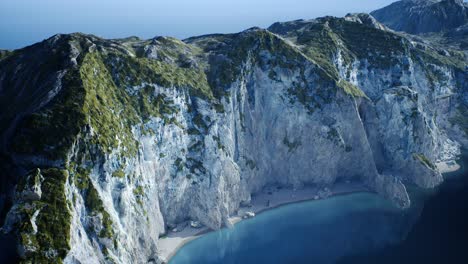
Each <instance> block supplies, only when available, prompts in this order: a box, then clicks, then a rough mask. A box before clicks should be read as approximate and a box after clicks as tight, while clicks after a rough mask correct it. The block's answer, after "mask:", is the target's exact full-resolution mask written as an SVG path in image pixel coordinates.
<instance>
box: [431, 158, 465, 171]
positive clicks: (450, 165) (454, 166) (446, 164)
mask: <svg viewBox="0 0 468 264" xmlns="http://www.w3.org/2000/svg"><path fill="white" fill-rule="evenodd" d="M436 166H437V169H439V171H440V173H449V172H454V171H457V170H459V169H460V164H458V163H457V162H456V161H454V160H452V161H443V162H438V163H436Z"/></svg>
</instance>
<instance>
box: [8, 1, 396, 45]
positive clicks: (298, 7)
mask: <svg viewBox="0 0 468 264" xmlns="http://www.w3.org/2000/svg"><path fill="white" fill-rule="evenodd" d="M393 1H394V0H164V1H163V0H126V1H124V0H0V49H15V48H20V47H24V46H26V45H30V44H32V43H35V42H38V41H41V40H43V39H45V38H48V37H50V36H52V35H54V34H56V33H71V32H83V33H91V34H95V35H98V36H101V37H105V38H118V37H127V36H139V37H141V38H151V37H154V36H160V35H164V36H174V37H177V38H186V37H190V36H195V35H202V34H208V33H230V32H239V31H242V30H244V29H247V28H249V27H252V26H259V27H267V26H269V25H271V24H272V23H274V22H276V21H289V20H295V19H300V18H304V19H309V18H315V17H319V16H325V15H333V16H344V15H346V13H348V12H370V11H372V10H375V9H377V8H380V7H383V6H386V5H388V4H390V3H391V2H393Z"/></svg>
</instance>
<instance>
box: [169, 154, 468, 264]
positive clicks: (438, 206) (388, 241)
mask: <svg viewBox="0 0 468 264" xmlns="http://www.w3.org/2000/svg"><path fill="white" fill-rule="evenodd" d="M460 163H461V165H462V169H461V170H460V171H458V172H455V173H450V174H446V175H445V178H446V180H445V182H444V184H442V185H441V186H440V187H439V188H437V189H434V190H421V189H411V190H409V193H410V196H411V199H412V203H413V204H412V206H411V208H410V209H409V210H404V211H402V210H399V209H397V208H395V207H394V206H393V205H392V204H390V203H389V202H388V201H386V200H384V199H383V198H381V197H380V196H378V195H375V194H372V193H352V194H347V195H340V196H335V197H331V198H329V199H325V200H319V201H307V202H301V203H296V204H290V205H285V206H282V207H279V208H276V209H273V210H269V211H266V212H263V213H261V214H259V215H258V216H256V217H255V218H252V219H249V220H245V221H242V222H240V223H238V224H236V225H235V226H234V227H233V228H229V229H222V230H219V231H216V232H211V233H208V234H205V235H203V236H201V237H200V238H198V239H195V240H193V241H191V242H189V243H187V244H186V245H185V246H183V247H182V248H181V249H180V250H179V251H178V252H177V253H176V254H175V255H174V257H173V258H172V259H171V260H170V262H169V263H170V264H182V263H195V264H196V263H200V264H201V263H204V264H210V263H212V264H215V263H319V264H320V263H324V264H326V263H340V264H345V263H346V264H354V263H420V261H418V260H422V259H424V263H441V262H440V260H441V259H446V260H447V259H453V260H454V261H451V262H450V263H466V262H463V261H462V262H460V261H458V260H460V259H463V260H466V258H463V257H464V256H463V254H464V253H463V252H464V251H465V252H466V250H464V251H463V250H461V248H463V247H464V246H466V245H468V232H467V224H466V223H467V222H468V215H467V214H468V210H467V205H468V199H467V198H468V175H466V174H467V173H466V165H467V159H466V154H465V155H464V156H463V160H462V161H461V162H460ZM465 175H466V177H465ZM457 217H458V218H460V219H458V218H457ZM454 223H455V225H454V227H453V228H452V229H454V230H448V229H451V228H450V227H449V226H450V225H453V224H454ZM434 226H435V227H434ZM434 228H435V230H434ZM457 228H458V229H459V231H461V233H458V235H457ZM460 228H461V229H460ZM444 232H448V233H447V234H446V235H443V233H444ZM431 243H432V244H431ZM442 244H443V245H444V246H442ZM450 249H453V250H450ZM454 251H455V252H458V254H455V255H453V254H454ZM450 254H452V255H450ZM434 255H436V256H434Z"/></svg>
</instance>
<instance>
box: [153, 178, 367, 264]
mask: <svg viewBox="0 0 468 264" xmlns="http://www.w3.org/2000/svg"><path fill="white" fill-rule="evenodd" d="M368 191H369V190H368V189H366V188H365V187H363V186H362V185H359V184H354V183H349V182H348V183H343V184H336V185H334V186H333V187H332V188H331V189H330V193H329V194H330V195H331V196H334V195H342V194H347V193H354V192H368ZM318 192H319V189H318V188H317V187H304V188H301V189H286V188H282V189H277V188H276V187H271V188H266V189H264V190H263V191H262V192H261V193H258V194H256V195H252V201H251V205H250V206H248V207H242V208H240V209H239V212H238V214H237V215H235V216H232V217H230V218H229V222H230V223H231V224H232V225H234V224H236V223H238V222H240V221H242V220H243V218H242V216H244V215H245V213H246V212H254V213H255V214H258V213H260V212H262V211H266V210H269V209H273V208H276V207H279V206H282V205H285V204H290V203H297V202H301V201H307V200H314V199H321V198H319V195H318ZM177 230H178V232H172V231H171V232H169V233H168V235H167V237H165V238H161V239H160V240H159V243H158V250H159V252H158V253H159V254H158V255H159V256H160V257H161V258H162V260H163V261H165V262H168V261H169V259H170V258H171V257H173V256H174V254H175V253H176V252H177V250H179V249H180V248H181V247H182V246H183V245H184V244H186V243H187V242H189V241H191V240H193V239H195V238H198V237H199V236H201V235H203V234H205V233H207V232H211V231H212V230H211V229H209V228H207V227H203V228H198V229H197V228H192V227H190V224H189V223H184V224H182V225H179V226H178V227H177Z"/></svg>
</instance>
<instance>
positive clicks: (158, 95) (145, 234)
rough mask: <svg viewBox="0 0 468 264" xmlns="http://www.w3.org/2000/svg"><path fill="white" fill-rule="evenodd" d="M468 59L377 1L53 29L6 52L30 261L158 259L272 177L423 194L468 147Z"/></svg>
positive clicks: (7, 95) (23, 235)
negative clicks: (168, 242) (181, 232)
mask: <svg viewBox="0 0 468 264" xmlns="http://www.w3.org/2000/svg"><path fill="white" fill-rule="evenodd" d="M459 56H462V55H459V54H458V53H457V54H452V53H451V52H449V51H447V53H444V54H442V55H441V54H440V53H438V52H436V51H434V49H432V47H431V46H428V45H426V44H422V43H414V42H411V41H409V40H408V39H406V38H405V37H402V36H400V35H397V34H394V33H392V32H388V31H385V28H384V27H382V26H381V25H379V24H378V23H377V22H376V21H375V20H373V19H372V17H370V16H368V15H363V14H358V15H352V16H348V17H347V18H345V19H338V18H330V17H327V18H321V19H317V20H310V21H294V22H286V23H277V24H274V25H272V27H270V28H269V30H263V29H259V28H252V29H249V30H247V31H245V32H241V33H238V34H232V35H209V36H202V37H195V38H190V39H188V40H185V41H180V40H177V39H173V38H161V37H160V38H156V39H153V40H148V41H144V40H139V39H137V38H128V39H124V40H103V39H99V38H97V37H94V36H88V35H81V34H72V35H59V36H55V37H53V38H51V39H49V40H46V41H45V42H43V43H39V44H36V45H34V46H32V47H29V48H25V49H23V50H20V51H16V52H15V53H13V54H12V55H8V56H7V57H5V58H4V59H1V60H0V91H2V93H1V95H0V110H1V111H2V112H4V113H5V114H4V115H3V116H1V117H0V120H1V121H2V123H1V128H2V131H5V132H2V134H1V135H0V136H1V139H2V142H4V144H3V145H2V149H4V153H5V155H8V156H9V157H11V160H12V161H11V162H10V163H11V164H13V165H14V166H11V167H12V168H15V169H11V171H10V172H9V173H10V174H11V175H14V176H15V177H17V179H19V183H18V185H17V186H16V189H15V190H16V191H15V193H16V194H17V195H18V196H17V197H22V198H21V199H15V200H14V205H13V207H12V208H11V209H10V212H9V214H8V216H7V219H6V223H7V225H5V227H4V231H8V232H13V233H15V234H17V236H18V243H19V247H20V249H21V250H20V252H21V255H22V257H23V258H25V259H28V260H32V261H64V262H65V263H77V262H81V263H99V262H112V261H114V262H117V263H142V262H148V261H156V260H157V259H158V237H159V236H160V235H162V234H164V233H165V232H166V231H167V230H168V229H169V228H171V227H174V226H176V225H177V224H178V223H181V222H184V221H187V220H191V221H197V222H199V223H201V224H202V225H205V226H208V227H210V228H213V229H217V228H220V227H222V226H223V225H225V224H226V222H227V219H228V217H229V216H230V215H233V214H235V213H236V212H237V210H238V209H239V206H240V205H241V204H248V203H249V201H250V199H251V194H253V193H255V192H258V191H260V190H262V188H264V187H265V186H268V185H272V184H275V185H279V186H289V187H294V188H300V187H301V186H304V185H309V184H313V185H319V186H321V187H324V188H326V187H327V186H330V185H333V184H334V183H335V182H337V181H344V182H346V181H347V180H357V181H360V182H362V184H363V185H366V186H367V187H368V188H370V189H371V190H374V191H376V192H377V193H379V194H381V195H383V196H384V197H386V198H387V199H389V200H391V201H393V202H394V203H395V204H396V205H397V206H399V207H401V208H407V207H409V206H410V204H411V201H410V199H409V197H408V194H407V192H406V185H408V184H416V185H418V186H420V187H424V188H431V187H434V186H436V185H437V184H439V183H440V182H441V181H442V178H441V175H440V173H439V172H438V171H437V169H436V168H435V166H434V165H433V163H434V162H435V161H436V160H449V159H451V158H454V155H456V153H458V149H459V148H460V144H466V143H464V142H465V141H464V140H465V134H464V132H463V130H464V129H466V124H467V122H466V119H465V116H463V113H464V112H463V111H465V110H464V109H466V107H465V106H464V105H466V103H467V100H466V98H467V97H466V96H465V92H464V91H466V88H467V87H466V85H467V84H466V81H465V80H466V72H465V71H464V69H463V67H464V65H463V61H464V59H465V58H463V57H459ZM39 58H42V59H43V60H44V63H43V64H36V63H35V61H36V60H38V59H39ZM32 60H34V61H32ZM32 72H40V73H41V74H38V75H32V76H33V77H26V75H28V76H29V74H31V73H32ZM13 73H14V74H13ZM12 76H14V77H12ZM34 76H36V77H34ZM21 77H24V78H21ZM47 87H49V89H51V90H50V91H48V90H47ZM7 102H16V103H17V106H16V108H8V107H7V105H10V104H7ZM3 128H5V129H4V130H3ZM4 167H8V166H4ZM38 168H39V169H38ZM12 177H13V176H12ZM44 186H47V187H44ZM51 215H59V216H60V217H59V218H53V219H51V218H50V217H51ZM19 225H22V228H19V227H18V226H19ZM56 226H60V227H61V228H62V229H63V230H55V229H54V228H55V227H56ZM56 231H60V232H61V233H64V234H66V235H64V236H61V237H60V236H58V235H57V233H56Z"/></svg>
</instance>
